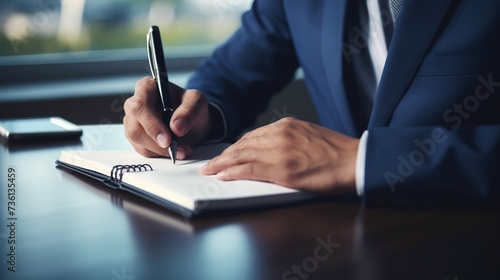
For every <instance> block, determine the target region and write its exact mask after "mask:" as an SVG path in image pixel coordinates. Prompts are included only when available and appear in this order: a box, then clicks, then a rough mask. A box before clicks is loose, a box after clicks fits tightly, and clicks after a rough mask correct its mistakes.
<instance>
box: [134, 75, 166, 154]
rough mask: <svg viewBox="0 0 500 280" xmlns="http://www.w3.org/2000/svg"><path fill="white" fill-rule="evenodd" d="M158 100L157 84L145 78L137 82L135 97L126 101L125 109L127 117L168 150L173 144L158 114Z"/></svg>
mask: <svg viewBox="0 0 500 280" xmlns="http://www.w3.org/2000/svg"><path fill="white" fill-rule="evenodd" d="M157 100H158V92H157V90H156V82H155V81H154V80H153V79H151V78H143V79H141V80H139V82H137V84H136V88H135V93H134V96H133V97H131V98H129V99H127V100H126V101H125V104H124V109H125V114H126V115H130V116H131V117H132V118H134V119H135V120H136V121H137V122H138V123H139V124H140V125H141V126H142V127H143V131H144V133H145V134H146V135H148V136H149V137H150V138H151V139H153V140H154V141H155V142H156V143H157V144H158V146H160V147H162V148H166V147H167V146H168V145H169V144H170V142H171V136H170V132H169V131H168V129H167V127H166V126H165V125H164V124H163V122H162V121H161V118H160V116H159V114H158V109H157V108H158V107H157V106H158V105H157ZM140 132H142V131H140Z"/></svg>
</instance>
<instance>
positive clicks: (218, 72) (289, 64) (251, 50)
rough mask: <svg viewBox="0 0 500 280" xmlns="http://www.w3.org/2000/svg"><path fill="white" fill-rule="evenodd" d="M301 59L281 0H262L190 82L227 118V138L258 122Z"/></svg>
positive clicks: (191, 85) (244, 16) (254, 5)
mask: <svg viewBox="0 0 500 280" xmlns="http://www.w3.org/2000/svg"><path fill="white" fill-rule="evenodd" d="M297 68H298V61H297V57H296V54H295V49H294V46H293V43H292V40H291V36H290V32H289V28H288V24H287V21H286V15H285V13H284V10H283V6H282V3H281V1H280V0H257V1H255V2H254V4H253V5H252V9H251V10H250V11H248V12H246V13H245V14H244V15H243V16H242V26H241V28H240V29H239V30H238V31H237V32H236V33H235V34H234V35H233V36H232V37H231V38H230V39H229V40H228V41H227V42H226V43H225V44H223V45H222V46H221V47H219V48H217V49H216V50H215V52H214V54H213V55H212V57H210V58H208V59H207V60H205V61H204V62H202V64H201V65H200V67H199V69H198V70H197V71H196V72H195V74H194V75H193V76H192V78H191V79H190V81H189V82H188V85H187V87H188V88H191V89H197V90H199V91H201V92H203V93H205V94H206V95H207V97H208V99H209V101H210V102H212V103H213V104H216V105H217V106H219V107H220V108H221V109H222V111H223V113H224V115H225V116H224V117H225V119H226V124H227V137H226V140H233V139H234V137H236V136H237V135H238V133H239V132H240V131H241V130H243V129H244V128H245V127H247V126H250V125H252V124H253V123H254V122H255V118H256V115H257V114H258V113H259V112H261V111H263V110H264V109H265V108H266V106H267V103H268V101H269V98H270V97H271V95H272V94H273V93H276V92H278V91H279V90H280V89H282V88H283V87H284V86H285V85H286V84H287V83H288V82H290V81H291V79H292V78H293V76H294V74H295V71H296V69H297Z"/></svg>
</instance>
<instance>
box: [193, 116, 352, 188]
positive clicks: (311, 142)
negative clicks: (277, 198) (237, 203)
mask: <svg viewBox="0 0 500 280" xmlns="http://www.w3.org/2000/svg"><path fill="white" fill-rule="evenodd" d="M358 145H359V139H356V138H352V137H349V136H346V135H343V134H341V133H338V132H335V131H333V130H329V129H327V128H324V127H321V126H318V125H315V124H312V123H309V122H305V121H300V120H297V119H294V118H284V119H281V120H279V121H277V122H274V123H272V124H269V125H267V126H263V127H261V128H258V129H256V130H253V131H251V132H249V133H247V134H245V135H244V136H243V137H242V138H241V139H240V140H238V141H237V142H236V143H235V144H233V145H232V146H230V147H228V148H227V149H226V150H225V151H224V152H223V153H222V154H221V155H219V156H217V157H215V158H213V159H212V160H211V161H210V162H209V163H207V164H206V165H205V166H204V167H203V168H202V170H201V172H202V174H204V175H216V178H217V179H219V180H223V181H229V180H237V179H249V180H258V181H267V182H272V183H276V184H279V185H283V186H286V187H290V188H294V189H301V190H307V191H312V192H319V193H328V194H331V193H346V192H351V193H354V192H356V180H355V169H356V156H357V152H358Z"/></svg>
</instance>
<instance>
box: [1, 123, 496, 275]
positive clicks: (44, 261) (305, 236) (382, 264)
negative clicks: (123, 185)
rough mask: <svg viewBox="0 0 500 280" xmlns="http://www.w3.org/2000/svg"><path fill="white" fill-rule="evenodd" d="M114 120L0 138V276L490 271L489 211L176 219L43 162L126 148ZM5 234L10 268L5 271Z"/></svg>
mask: <svg viewBox="0 0 500 280" xmlns="http://www.w3.org/2000/svg"><path fill="white" fill-rule="evenodd" d="M122 130H123V128H122V126H117V125H115V126H108V127H105V126H87V127H85V131H84V136H83V138H82V139H83V141H82V142H78V143H56V144H52V145H40V144H38V145H36V144H33V145H24V146H17V147H10V148H6V147H4V146H0V159H1V170H0V174H1V176H0V178H1V180H2V182H1V195H0V198H1V211H0V215H1V216H0V224H1V227H0V237H1V244H0V246H1V252H0V253H1V254H0V260H1V264H0V268H1V270H0V278H1V279H106V280H109V279H116V280H120V279H136V280H142V279H215V280H224V279H238V280H245V279H252V280H255V279H294V280H296V279H367V280H368V279H438V280H444V279H459V280H463V279H498V278H499V277H500V266H499V265H498V260H499V259H500V219H498V214H497V213H491V212H484V211H482V212H480V211H471V210H461V211H458V210H395V209H380V208H379V209H375V208H370V207H363V206H361V205H360V204H359V203H353V202H335V201H325V202H318V203H313V204H306V205H300V206H293V207H285V208H278V209H271V210H266V211H257V212H247V213H238V214H230V215H226V216H223V217H211V218H204V219H197V220H192V221H188V220H184V219H183V218H180V217H179V216H177V215H175V214H172V213H171V212H169V211H168V210H165V209H162V208H160V207H158V206H156V205H154V204H152V203H149V202H147V201H145V200H143V199H140V198H137V197H134V196H132V195H129V194H127V193H123V192H119V191H114V190H111V189H109V188H107V187H105V186H103V185H101V184H100V183H97V182H95V181H92V180H90V179H87V178H84V177H82V176H77V175H75V174H70V173H68V172H66V171H64V170H61V169H57V168H56V167H55V164H54V161H55V160H56V159H57V158H58V157H59V154H60V151H61V150H63V149H78V150H82V151H83V152H84V151H86V150H89V149H131V146H130V145H129V144H128V143H127V141H126V140H125V137H124V136H123V131H122ZM9 167H10V168H13V169H12V170H11V171H12V172H15V175H16V181H15V183H16V198H15V199H16V205H15V215H14V217H16V218H17V220H15V230H14V231H13V232H11V231H10V229H9V227H8V225H9V222H10V221H11V220H8V218H9V217H11V216H9V214H8V213H7V199H8V198H7V175H8V173H9V172H8V168H9ZM12 172H11V173H12ZM11 234H14V237H15V241H16V244H15V246H16V250H15V255H16V272H15V273H13V272H10V271H8V270H7V268H8V266H9V263H8V260H9V258H10V257H9V256H8V254H9V252H10V249H9V246H11V244H8V242H9V241H10V240H12V239H11V237H12V236H11Z"/></svg>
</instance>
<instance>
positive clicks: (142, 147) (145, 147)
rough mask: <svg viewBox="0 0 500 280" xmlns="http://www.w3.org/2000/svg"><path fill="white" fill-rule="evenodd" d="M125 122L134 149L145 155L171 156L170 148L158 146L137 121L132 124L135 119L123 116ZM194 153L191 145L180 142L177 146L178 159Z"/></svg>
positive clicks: (127, 134)
mask: <svg viewBox="0 0 500 280" xmlns="http://www.w3.org/2000/svg"><path fill="white" fill-rule="evenodd" d="M123 122H124V124H125V136H126V137H127V138H128V139H129V140H130V143H131V144H132V146H133V147H134V149H135V150H136V151H137V152H138V153H139V154H141V155H143V156H145V157H169V156H170V155H169V153H168V150H167V149H165V148H162V147H160V146H158V144H157V143H156V142H155V141H153V139H151V138H150V137H149V136H147V134H146V133H145V132H144V131H141V130H142V127H141V126H140V125H139V124H138V123H137V124H136V125H134V124H132V123H133V121H132V120H130V118H129V117H127V116H125V117H124V118H123ZM192 153H193V151H192V148H191V146H189V145H187V144H184V143H179V145H178V147H177V159H179V160H183V159H186V158H187V157H189V156H191V154H192Z"/></svg>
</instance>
